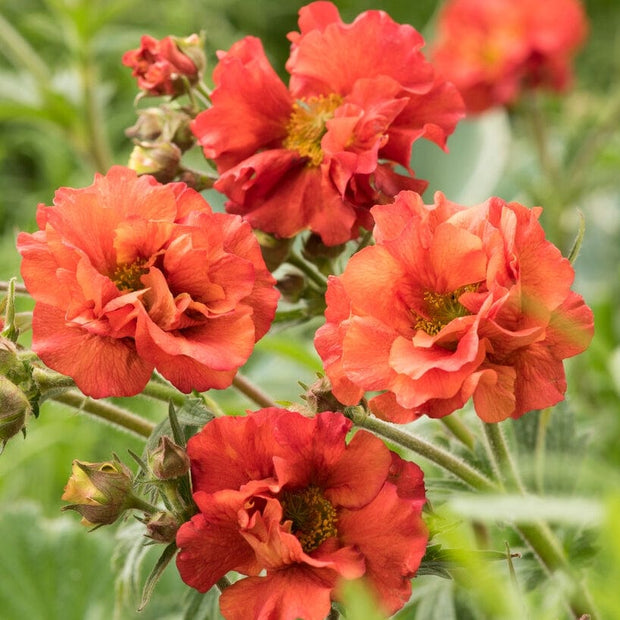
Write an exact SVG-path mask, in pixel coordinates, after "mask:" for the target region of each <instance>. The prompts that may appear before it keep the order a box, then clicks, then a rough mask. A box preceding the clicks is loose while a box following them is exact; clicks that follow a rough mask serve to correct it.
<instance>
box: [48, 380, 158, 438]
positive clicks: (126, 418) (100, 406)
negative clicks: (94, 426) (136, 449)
mask: <svg viewBox="0 0 620 620" xmlns="http://www.w3.org/2000/svg"><path fill="white" fill-rule="evenodd" d="M51 400H53V401H55V402H58V403H62V404H63V405H69V406H70V407H75V408H76V409H79V410H80V411H84V412H85V413H88V414H89V415H92V416H94V417H96V418H100V419H101V420H105V421H106V422H109V423H110V424H113V425H114V426H118V427H120V428H122V429H124V430H126V431H129V432H130V433H133V434H134V435H138V437H142V438H148V437H150V435H151V433H152V432H153V429H154V428H155V425H154V424H153V423H152V422H149V421H148V420H145V419H144V418H142V417H140V416H138V415H136V414H135V413H132V412H131V411H127V410H126V409H122V408H121V407H118V406H116V405H113V404H112V403H109V402H107V401H103V400H93V399H91V398H89V397H88V396H84V395H83V394H80V393H79V392H75V391H73V390H69V391H67V392H63V393H62V394H57V395H55V396H54V397H53V398H52V399H51Z"/></svg>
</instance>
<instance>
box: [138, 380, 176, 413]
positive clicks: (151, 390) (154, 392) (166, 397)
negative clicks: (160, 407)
mask: <svg viewBox="0 0 620 620" xmlns="http://www.w3.org/2000/svg"><path fill="white" fill-rule="evenodd" d="M142 394H144V396H149V397H150V398H154V399H155V400H161V401H162V402H165V403H170V402H171V403H172V404H173V405H175V406H176V407H182V406H183V405H184V404H185V400H186V396H185V394H182V393H181V392H179V391H178V390H177V389H176V388H173V387H172V386H171V385H168V384H167V383H160V382H159V381H153V380H151V381H149V382H148V383H147V384H146V386H145V387H144V389H143V390H142Z"/></svg>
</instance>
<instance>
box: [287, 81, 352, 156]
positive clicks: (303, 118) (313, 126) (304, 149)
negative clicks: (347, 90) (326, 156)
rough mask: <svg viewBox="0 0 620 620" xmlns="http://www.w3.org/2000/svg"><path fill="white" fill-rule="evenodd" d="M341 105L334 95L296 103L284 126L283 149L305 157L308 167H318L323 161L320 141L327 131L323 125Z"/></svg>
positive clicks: (338, 98) (301, 100) (338, 97)
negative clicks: (285, 133) (285, 134)
mask: <svg viewBox="0 0 620 620" xmlns="http://www.w3.org/2000/svg"><path fill="white" fill-rule="evenodd" d="M341 103H342V97H341V96H340V95H337V94H335V93H333V94H331V95H328V96H326V97H325V96H323V95H319V96H318V97H309V98H308V99H300V100H298V101H296V102H295V103H294V104H293V112H292V113H291V117H290V118H289V121H288V125H287V126H286V132H287V136H286V138H285V139H284V143H283V146H284V148H286V149H289V150H291V151H297V152H298V153H299V154H300V155H301V156H302V157H307V158H308V160H309V165H310V166H312V167H315V168H316V167H317V166H320V165H321V162H322V161H323V151H322V150H321V139H322V138H323V136H324V135H325V132H326V131H327V128H326V126H325V123H326V122H327V121H328V120H329V119H330V118H332V117H333V116H334V111H335V110H336V108H337V107H339V106H340V104H341Z"/></svg>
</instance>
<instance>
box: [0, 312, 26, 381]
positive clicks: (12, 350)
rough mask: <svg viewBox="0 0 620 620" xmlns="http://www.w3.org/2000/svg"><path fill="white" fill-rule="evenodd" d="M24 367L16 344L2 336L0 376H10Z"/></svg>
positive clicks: (0, 337) (0, 340)
mask: <svg viewBox="0 0 620 620" xmlns="http://www.w3.org/2000/svg"><path fill="white" fill-rule="evenodd" d="M0 322H1V321H0ZM22 366H23V364H22V362H21V361H20V360H19V358H18V357H17V346H16V345H15V343H14V342H12V341H11V340H9V339H8V338H5V337H4V336H0V374H2V375H6V376H10V373H12V372H15V370H16V369H19V368H21V367H22Z"/></svg>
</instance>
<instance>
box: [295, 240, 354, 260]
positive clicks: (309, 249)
mask: <svg viewBox="0 0 620 620" xmlns="http://www.w3.org/2000/svg"><path fill="white" fill-rule="evenodd" d="M345 247H346V246H345V245H325V244H324V243H323V241H322V240H321V237H319V235H317V234H315V233H313V234H311V235H310V236H309V237H308V239H307V240H306V243H305V244H304V248H303V250H302V253H303V255H304V256H305V257H306V258H308V259H309V260H311V261H312V262H318V261H317V259H332V258H337V257H338V256H340V255H341V254H342V252H343V251H344V249H345Z"/></svg>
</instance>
